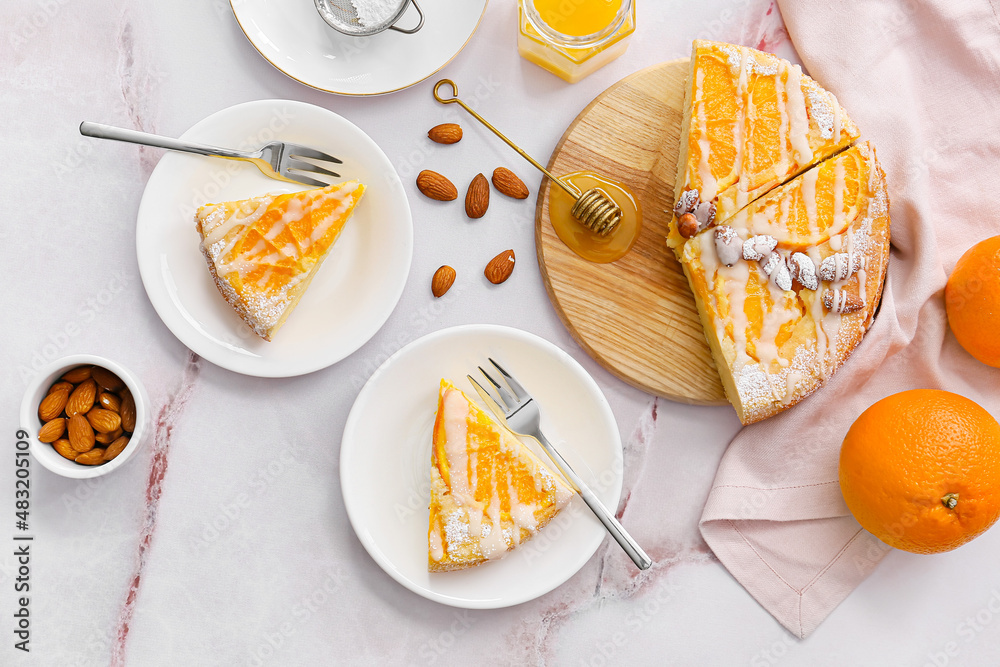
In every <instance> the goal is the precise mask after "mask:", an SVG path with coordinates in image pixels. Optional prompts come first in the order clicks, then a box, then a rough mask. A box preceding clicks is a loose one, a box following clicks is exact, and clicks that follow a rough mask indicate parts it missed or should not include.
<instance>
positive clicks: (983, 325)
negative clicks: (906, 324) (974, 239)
mask: <svg viewBox="0 0 1000 667" xmlns="http://www.w3.org/2000/svg"><path fill="white" fill-rule="evenodd" d="M944 303H945V309H946V310H947V311H948V324H949V325H951V330H952V331H953V332H954V333H955V338H957V339H958V342H959V343H961V344H962V347H964V348H965V349H966V351H967V352H968V353H969V354H971V355H972V356H973V357H975V358H976V359H978V360H979V361H981V362H983V363H984V364H987V365H988V366H995V367H997V368H1000V236H994V237H993V238H989V239H986V240H985V241H982V242H980V243H977V244H976V245H974V246H972V247H971V248H969V249H968V250H967V251H966V252H965V254H964V255H962V257H961V259H959V260H958V264H956V265H955V270H954V271H952V272H951V276H950V277H949V278H948V284H947V286H946V287H945V290H944Z"/></svg>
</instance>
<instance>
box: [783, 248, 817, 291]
mask: <svg viewBox="0 0 1000 667" xmlns="http://www.w3.org/2000/svg"><path fill="white" fill-rule="evenodd" d="M788 271H789V273H790V274H791V276H792V280H797V281H798V282H799V284H800V285H802V286H803V287H805V288H806V289H811V290H815V289H819V279H818V278H817V277H816V264H814V263H813V261H812V258H811V257H809V255H807V254H805V253H804V252H796V253H793V254H792V256H791V257H790V258H789V259H788Z"/></svg>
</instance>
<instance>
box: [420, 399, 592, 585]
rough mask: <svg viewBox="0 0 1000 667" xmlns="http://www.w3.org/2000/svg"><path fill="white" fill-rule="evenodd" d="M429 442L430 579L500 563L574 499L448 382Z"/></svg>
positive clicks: (488, 417)
mask: <svg viewBox="0 0 1000 667" xmlns="http://www.w3.org/2000/svg"><path fill="white" fill-rule="evenodd" d="M433 437H434V443H433V447H432V449H431V501H430V520H429V527H428V531H427V543H428V559H427V567H428V570H429V571H431V572H447V571H450V570H461V569H465V568H469V567H474V566H477V565H481V564H483V563H485V562H487V561H490V560H494V559H497V558H502V557H503V556H505V555H506V554H507V553H508V552H509V551H511V550H513V549H515V548H517V546H518V545H520V544H523V543H524V542H525V540H528V539H530V538H531V537H532V536H533V535H535V534H536V533H537V532H538V531H539V530H541V528H542V527H543V526H545V524H547V523H548V522H549V521H551V520H552V518H553V517H554V516H556V514H558V513H559V511H560V510H561V509H562V508H563V507H565V506H566V504H567V503H568V502H569V500H570V498H571V497H572V495H573V491H572V490H571V489H570V488H569V487H568V486H567V485H566V483H565V482H563V481H562V478H561V477H560V476H559V475H557V474H556V473H554V472H553V471H552V470H550V469H549V468H548V467H547V466H546V465H545V464H544V463H542V461H541V460H540V459H539V458H538V457H536V456H535V455H534V454H533V453H532V452H531V450H529V449H528V448H527V447H525V446H524V444H523V443H521V441H520V440H518V439H517V438H515V437H514V436H513V435H511V433H510V432H509V431H507V429H505V428H503V427H502V426H500V425H499V424H498V423H497V422H495V421H494V420H493V419H492V418H491V417H490V416H489V415H488V414H486V412H484V411H483V410H482V409H481V408H480V407H479V406H478V405H476V404H475V403H474V402H473V401H471V400H470V399H469V397H468V396H466V395H465V394H464V393H463V392H462V391H461V390H459V389H457V388H456V387H455V386H454V385H452V384H451V383H450V382H448V381H447V380H441V387H440V391H439V394H438V410H437V417H436V419H435V421H434V436H433Z"/></svg>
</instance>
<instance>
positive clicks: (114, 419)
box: [87, 408, 122, 433]
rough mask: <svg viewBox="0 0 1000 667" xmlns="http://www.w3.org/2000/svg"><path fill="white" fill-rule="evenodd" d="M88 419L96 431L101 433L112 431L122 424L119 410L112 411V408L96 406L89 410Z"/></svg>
mask: <svg viewBox="0 0 1000 667" xmlns="http://www.w3.org/2000/svg"><path fill="white" fill-rule="evenodd" d="M87 421H89V422H90V425H91V426H93V427H94V430H95V431H100V432H101V433H112V432H114V431H115V429H117V428H118V427H119V426H121V425H122V418H121V417H120V416H119V415H118V413H117V412H111V410H105V409H104V408H94V409H93V410H91V411H90V412H88V413H87Z"/></svg>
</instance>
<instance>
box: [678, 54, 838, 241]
mask: <svg viewBox="0 0 1000 667" xmlns="http://www.w3.org/2000/svg"><path fill="white" fill-rule="evenodd" d="M857 138H858V128H857V127H856V126H855V125H854V123H853V122H852V121H851V119H850V118H849V117H848V116H847V113H846V112H845V111H844V110H843V109H842V108H841V107H840V104H839V103H838V102H837V99H836V98H835V97H834V96H833V94H832V93H830V92H828V91H826V90H824V89H823V88H821V87H820V86H819V84H817V83H816V82H815V81H813V80H812V79H811V78H809V77H808V76H806V75H804V74H803V73H802V70H801V69H799V66H798V65H793V64H791V63H789V62H788V61H786V60H783V59H781V58H778V57H777V56H774V55H771V54H769V53H764V52H762V51H757V50H756V49H751V48H748V47H745V46H737V45H735V44H723V43H720V42H707V41H702V40H696V41H695V42H694V45H693V47H692V53H691V74H690V78H689V81H688V84H687V88H686V91H685V103H684V117H683V121H682V126H681V139H680V156H679V159H678V164H677V180H676V182H675V192H674V202H675V209H674V217H673V219H672V221H671V224H670V232H669V236H668V240H667V242H668V244H669V245H670V247H671V248H674V250H675V251H676V252H677V254H678V256H679V255H680V253H681V246H682V245H683V243H684V239H685V238H690V237H691V236H693V235H694V234H696V233H697V232H698V231H700V230H702V229H704V228H705V227H708V226H710V225H711V224H713V223H724V222H725V221H726V220H727V219H728V218H730V217H731V216H733V215H734V214H735V213H736V212H737V211H739V210H740V209H741V208H743V207H744V206H746V205H747V204H749V203H750V202H752V201H753V200H755V199H757V198H758V197H760V196H761V195H763V194H765V193H766V192H768V191H770V190H771V189H773V188H775V187H777V186H778V185H781V184H782V183H784V182H786V181H787V180H789V179H790V178H792V177H794V176H795V175H797V174H799V173H801V172H803V171H804V170H805V169H807V168H809V167H810V166H812V165H814V164H817V163H819V162H821V161H823V160H825V159H826V158H828V157H830V156H831V155H833V154H835V153H837V152H838V151H840V150H842V149H844V148H846V147H848V146H850V145H851V144H852V143H854V141H855V140H856V139H857ZM685 214H688V215H687V216H686V217H682V216H685Z"/></svg>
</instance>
